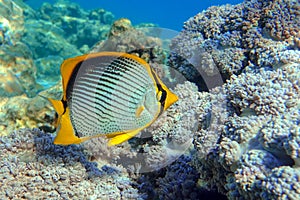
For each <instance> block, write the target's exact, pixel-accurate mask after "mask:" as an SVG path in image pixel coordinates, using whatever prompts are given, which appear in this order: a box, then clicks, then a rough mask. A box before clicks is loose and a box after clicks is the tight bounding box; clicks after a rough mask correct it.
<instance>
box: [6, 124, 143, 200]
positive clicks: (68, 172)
mask: <svg viewBox="0 0 300 200" xmlns="http://www.w3.org/2000/svg"><path fill="white" fill-rule="evenodd" d="M0 152H1V155H2V158H1V161H0V166H1V170H0V177H1V180H2V181H1V183H0V187H1V191H0V198H1V199H9V198H14V199H15V198H19V199H39V198H51V199H140V197H141V195H140V194H139V193H138V191H137V189H134V188H133V187H132V184H133V182H132V180H131V179H130V178H129V177H128V174H127V173H126V172H124V170H122V169H121V168H118V167H116V166H110V165H102V166H101V167H99V168H98V167H97V163H96V162H92V161H90V160H89V157H88V156H87V154H86V152H85V149H84V148H83V147H82V146H81V145H71V146H56V145H53V136H52V135H50V134H46V133H43V132H41V131H39V130H37V129H35V130H29V129H23V130H19V131H16V132H14V133H12V134H11V135H9V136H8V137H0Z"/></svg>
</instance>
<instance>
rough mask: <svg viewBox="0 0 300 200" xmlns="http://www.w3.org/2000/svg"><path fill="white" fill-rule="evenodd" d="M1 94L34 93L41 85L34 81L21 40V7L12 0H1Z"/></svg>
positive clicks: (34, 69) (22, 29)
mask: <svg viewBox="0 0 300 200" xmlns="http://www.w3.org/2000/svg"><path fill="white" fill-rule="evenodd" d="M0 7H1V9H0V85H1V89H0V96H1V97H3V96H4V97H8V96H16V95H20V94H24V93H25V94H26V95H27V96H29V97H33V96H34V95H35V93H36V92H37V91H38V90H39V89H40V87H39V86H38V85H37V84H36V82H35V74H36V68H35V66H34V64H33V60H32V54H31V52H30V50H29V49H28V47H27V46H26V45H25V44H24V43H22V42H21V41H20V40H21V36H22V35H23V32H24V25H23V24H24V16H23V10H22V9H21V8H20V7H19V6H18V5H17V4H15V3H14V2H13V1H10V0H8V1H0Z"/></svg>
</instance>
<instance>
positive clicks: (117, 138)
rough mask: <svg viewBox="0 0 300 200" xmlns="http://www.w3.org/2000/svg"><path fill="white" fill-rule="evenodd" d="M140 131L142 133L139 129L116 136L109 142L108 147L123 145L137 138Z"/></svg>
mask: <svg viewBox="0 0 300 200" xmlns="http://www.w3.org/2000/svg"><path fill="white" fill-rule="evenodd" d="M140 131H141V129H137V130H134V131H130V132H125V133H121V134H119V135H116V136H114V137H112V138H111V139H110V140H109V142H108V146H114V145H118V144H121V143H123V142H125V141H127V140H129V139H131V138H133V137H134V136H136V135H137V134H138V133H139V132H140Z"/></svg>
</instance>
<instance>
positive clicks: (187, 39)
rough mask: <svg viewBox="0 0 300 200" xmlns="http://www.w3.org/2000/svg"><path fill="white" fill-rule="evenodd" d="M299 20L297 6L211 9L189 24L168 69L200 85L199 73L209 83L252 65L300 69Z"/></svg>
mask: <svg viewBox="0 0 300 200" xmlns="http://www.w3.org/2000/svg"><path fill="white" fill-rule="evenodd" d="M299 19H300V7H299V0H293V1H289V0H283V1H261V0H247V1H245V2H244V3H242V4H238V5H235V6H231V5H224V6H220V7H216V6H213V7H210V8H208V9H207V10H205V11H203V12H201V13H199V14H197V15H196V16H194V17H192V18H190V19H189V20H188V21H186V22H185V24H184V30H183V31H182V32H181V33H180V34H179V35H178V36H177V37H176V38H175V39H174V40H173V41H172V49H173V52H172V54H171V56H170V65H171V66H172V67H174V68H176V69H178V70H179V71H181V72H182V73H183V74H185V75H186V77H187V78H188V80H191V81H194V82H196V80H198V82H199V81H200V80H199V79H200V78H199V77H200V75H199V73H198V72H200V73H201V76H208V77H213V76H214V75H215V74H216V73H219V72H220V73H221V75H222V77H223V79H228V78H229V77H230V76H231V75H233V74H235V75H237V74H240V73H241V72H242V71H243V70H244V69H245V68H246V67H247V66H249V63H250V64H253V65H255V68H259V67H261V66H263V67H271V68H276V67H277V66H278V65H279V66H280V65H281V64H282V63H289V62H298V63H299V62H300V59H299V58H300V54H299V51H298V50H299V48H300V46H299V38H300V31H299V26H300V20H299ZM193 67H194V68H195V69H194V68H193ZM197 85H198V83H197Z"/></svg>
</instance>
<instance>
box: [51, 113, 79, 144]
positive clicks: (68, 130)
mask: <svg viewBox="0 0 300 200" xmlns="http://www.w3.org/2000/svg"><path fill="white" fill-rule="evenodd" d="M81 142H82V139H81V138H79V137H77V136H76V135H75V132H74V129H73V126H72V123H71V120H70V115H69V108H67V109H66V112H65V113H64V114H63V115H62V116H61V117H60V122H59V126H58V131H57V135H56V137H55V139H54V144H58V145H70V144H79V143H81Z"/></svg>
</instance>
